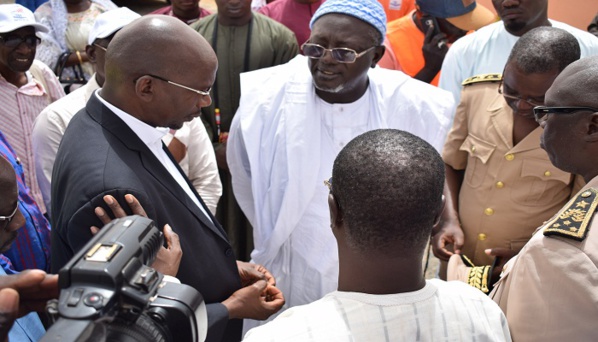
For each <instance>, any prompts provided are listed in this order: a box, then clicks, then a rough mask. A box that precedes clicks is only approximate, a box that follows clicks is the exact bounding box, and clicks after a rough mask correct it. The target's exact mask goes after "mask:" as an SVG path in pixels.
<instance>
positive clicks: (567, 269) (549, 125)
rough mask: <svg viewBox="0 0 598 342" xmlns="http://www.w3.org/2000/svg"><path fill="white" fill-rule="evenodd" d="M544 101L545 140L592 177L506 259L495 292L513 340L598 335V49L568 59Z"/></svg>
mask: <svg viewBox="0 0 598 342" xmlns="http://www.w3.org/2000/svg"><path fill="white" fill-rule="evenodd" d="M545 102H546V105H547V106H549V107H540V108H538V109H536V113H537V117H538V121H539V122H540V125H541V126H542V127H543V128H544V133H543V135H542V145H543V148H544V149H545V150H546V151H547V153H548V156H549V157H550V160H551V161H552V162H553V163H554V165H556V166H557V167H558V168H560V169H562V170H564V171H567V172H572V173H577V174H581V175H582V176H583V178H584V179H585V181H586V182H587V183H588V184H587V185H586V186H585V187H584V188H583V189H582V190H581V191H580V192H578V193H577V195H575V196H574V198H573V199H572V200H571V201H570V202H569V203H567V205H565V207H563V208H562V209H561V210H560V211H559V213H558V214H557V215H555V216H554V217H553V218H552V219H551V220H550V221H548V222H547V223H545V224H544V225H543V226H542V227H540V229H539V230H538V231H537V232H536V233H535V234H534V236H533V237H532V238H531V240H530V241H529V242H528V243H527V244H526V245H525V247H524V248H523V249H522V250H521V252H520V253H519V255H518V256H517V257H516V258H513V259H511V261H510V262H509V263H508V264H507V265H505V268H504V271H503V274H502V277H501V280H500V281H499V282H498V283H497V285H496V286H495V290H494V292H493V293H492V294H491V297H493V299H494V300H495V301H496V302H497V303H498V304H499V305H500V307H501V308H502V309H503V311H504V313H505V314H506V316H507V320H508V322H509V327H510V329H511V334H512V336H513V340H514V341H532V340H534V341H544V342H547V341H597V340H598V329H596V326H595V322H596V319H597V318H598V219H596V218H595V211H596V207H597V206H598V163H596V156H598V57H588V58H584V59H582V60H580V61H578V62H575V63H573V64H571V65H570V66H569V67H567V68H566V69H565V70H564V71H563V72H562V73H561V74H560V75H559V76H558V77H557V79H556V80H555V81H554V84H553V85H552V87H550V89H549V90H548V92H547V93H546V101H545ZM555 107H556V108H555ZM580 107H581V108H580ZM452 260H453V259H451V262H452Z"/></svg>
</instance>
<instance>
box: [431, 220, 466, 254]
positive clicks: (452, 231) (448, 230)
mask: <svg viewBox="0 0 598 342" xmlns="http://www.w3.org/2000/svg"><path fill="white" fill-rule="evenodd" d="M464 241H465V237H464V235H463V230H462V229H461V226H460V225H459V222H458V221H456V220H452V221H445V222H443V223H442V226H441V227H440V230H439V231H438V233H436V234H435V235H434V236H433V237H432V251H433V252H434V255H435V256H436V257H437V258H438V259H441V260H445V261H447V260H448V259H449V258H450V257H451V256H452V255H453V254H460V253H461V248H462V247H463V242H464ZM448 245H453V251H451V250H450V249H448Z"/></svg>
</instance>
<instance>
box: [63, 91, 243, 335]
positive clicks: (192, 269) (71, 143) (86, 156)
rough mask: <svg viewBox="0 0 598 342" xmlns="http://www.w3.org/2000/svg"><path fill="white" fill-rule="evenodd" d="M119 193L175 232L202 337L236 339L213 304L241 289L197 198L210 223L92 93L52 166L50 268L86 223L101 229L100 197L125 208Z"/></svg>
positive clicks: (82, 234) (235, 329) (82, 238)
mask: <svg viewBox="0 0 598 342" xmlns="http://www.w3.org/2000/svg"><path fill="white" fill-rule="evenodd" d="M174 164H175V165H177V164H176V162H175V163H174ZM177 167H178V165H177ZM179 171H180V172H181V173H182V171H181V170H180V169H179ZM185 179H187V178H186V177H185ZM191 189H192V190H193V189H194V188H193V186H191ZM193 192H194V193H195V195H196V196H197V197H198V198H199V195H197V193H196V192H195V190H193ZM127 193H130V194H133V195H135V196H136V197H137V198H138V199H139V201H140V202H141V204H142V205H143V207H144V208H145V210H146V211H147V214H148V216H149V217H150V218H151V219H153V220H154V221H156V223H157V224H158V226H159V227H160V228H162V227H163V226H164V224H166V223H168V224H170V226H171V227H172V229H173V230H174V231H175V232H176V233H177V234H178V235H179V237H180V241H181V248H182V249H183V258H182V260H181V265H180V268H179V272H178V274H177V278H179V279H180V281H181V282H182V283H183V284H187V285H190V286H193V287H194V288H195V289H197V290H198V291H199V292H200V293H201V294H202V296H203V297H204V299H205V302H206V304H208V305H207V307H208V321H209V322H208V323H209V331H208V340H212V341H219V340H226V341H231V340H240V339H241V321H240V320H228V311H227V310H226V308H225V307H224V305H222V304H220V302H221V301H223V300H225V299H226V298H228V297H229V296H230V295H231V294H232V293H233V292H234V291H236V290H238V289H239V288H241V281H240V278H239V274H238V270H237V266H236V261H235V256H234V253H233V251H232V249H231V246H230V244H229V242H228V239H227V237H226V233H225V232H224V230H223V229H222V227H221V226H220V224H219V223H218V222H217V221H216V219H215V218H214V217H213V216H212V215H211V213H210V211H209V210H208V208H207V207H206V206H205V204H203V201H201V198H200V203H201V204H202V205H203V207H204V209H205V211H206V212H207V213H208V215H210V219H211V220H212V222H213V223H212V222H210V220H209V219H208V218H207V217H206V216H205V215H204V214H203V213H202V212H201V211H200V210H199V208H197V206H196V205H195V204H194V203H193V201H192V200H191V199H190V198H189V196H188V195H187V194H186V193H185V191H184V190H183V189H182V188H181V187H180V186H179V185H178V183H177V182H176V181H175V180H174V178H173V177H172V176H171V175H170V173H169V172H168V171H167V169H166V168H165V167H164V166H163V165H162V164H161V163H160V161H159V160H158V159H157V158H156V157H155V156H154V154H153V153H152V152H151V151H150V150H149V148H148V147H147V146H146V145H145V143H143V142H142V141H141V139H139V137H138V136H137V135H136V134H135V133H134V132H133V131H132V130H131V129H130V128H129V127H128V126H127V125H126V124H125V123H124V122H123V121H122V120H121V119H120V118H119V117H118V116H117V115H116V114H114V113H113V112H112V111H111V110H110V109H108V108H107V107H106V106H104V105H103V104H102V103H101V102H100V100H98V98H97V97H96V95H95V94H94V95H93V96H92V97H91V98H90V100H89V102H88V103H87V106H86V108H84V109H82V110H81V111H80V112H79V113H77V115H75V117H73V119H72V120H71V122H70V124H69V126H68V128H67V130H66V132H65V134H64V137H63V139H62V142H61V144H60V148H59V149H58V154H57V156H56V162H55V164H54V171H53V174H52V227H53V229H52V271H53V272H55V273H56V272H58V270H59V269H60V268H61V267H62V266H64V265H65V264H66V263H67V262H68V261H69V260H70V258H72V257H73V254H74V253H75V252H76V251H78V250H79V249H80V248H82V247H83V246H84V245H85V243H87V241H89V239H91V233H90V230H89V227H90V226H92V225H95V226H98V227H101V226H102V223H101V222H100V221H99V219H98V218H97V217H96V216H95V215H94V208H95V207H96V206H103V207H104V208H106V209H107V207H106V205H105V204H104V203H103V200H102V197H103V196H104V195H107V194H111V195H113V196H114V197H115V198H117V199H118V200H119V202H121V206H122V207H123V208H127V209H128V206H127V205H126V203H124V195H125V194H127Z"/></svg>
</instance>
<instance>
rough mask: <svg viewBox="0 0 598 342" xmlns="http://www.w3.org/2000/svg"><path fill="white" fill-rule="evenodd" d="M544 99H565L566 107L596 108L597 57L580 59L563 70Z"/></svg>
mask: <svg viewBox="0 0 598 342" xmlns="http://www.w3.org/2000/svg"><path fill="white" fill-rule="evenodd" d="M546 98H547V100H548V99H551V100H552V99H555V98H558V99H566V101H567V103H566V105H575V106H590V107H598V56H592V57H586V58H582V59H580V60H578V61H576V62H574V63H572V64H570V65H569V66H568V67H567V68H565V70H563V72H561V73H560V74H559V76H558V77H557V78H556V79H555V81H554V83H553V85H552V87H551V88H550V89H549V90H548V92H547V93H546ZM547 104H548V103H547ZM550 105H552V104H550ZM559 105H565V104H559Z"/></svg>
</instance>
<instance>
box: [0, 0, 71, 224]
mask: <svg viewBox="0 0 598 342" xmlns="http://www.w3.org/2000/svg"><path fill="white" fill-rule="evenodd" d="M39 32H48V28H47V27H45V26H44V25H41V24H38V23H36V21H35V17H34V16H33V13H31V11H29V10H28V9H26V8H25V7H23V6H21V5H15V4H8V5H0V103H1V104H2V105H1V106H0V131H2V133H4V135H5V136H6V138H7V140H8V142H9V143H10V145H11V146H12V147H13V148H14V150H15V152H16V153H17V155H18V156H19V158H20V159H21V162H22V165H23V170H24V172H25V176H26V177H25V181H26V182H27V186H29V188H30V189H31V194H32V195H33V198H34V199H35V202H37V204H38V205H39V206H40V208H41V210H42V213H45V212H46V209H45V207H44V201H43V198H42V194H41V191H40V189H39V186H38V184H37V177H36V174H35V162H34V157H33V148H32V147H31V131H32V130H33V122H34V120H35V118H36V117H37V116H38V115H39V113H40V112H41V111H42V109H44V108H45V107H46V106H47V105H49V104H50V103H52V102H54V101H56V100H58V99H59V98H61V97H63V96H64V90H63V89H62V87H61V86H60V83H58V79H57V78H56V76H55V75H54V73H53V72H52V70H50V68H48V67H47V66H46V65H45V64H43V63H41V62H39V61H36V60H34V58H35V53H36V48H37V46H38V44H39V43H40V42H41V40H40V38H39V37H38V36H37V34H38V33H39Z"/></svg>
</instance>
